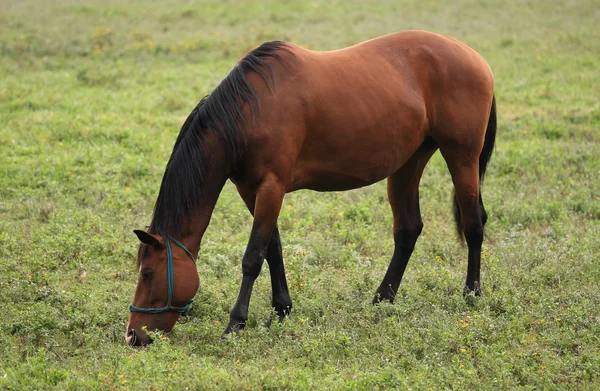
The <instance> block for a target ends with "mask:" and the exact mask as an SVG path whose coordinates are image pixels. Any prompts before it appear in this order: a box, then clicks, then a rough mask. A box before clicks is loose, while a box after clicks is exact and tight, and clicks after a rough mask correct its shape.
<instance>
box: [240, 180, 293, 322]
mask: <svg viewBox="0 0 600 391" xmlns="http://www.w3.org/2000/svg"><path fill="white" fill-rule="evenodd" d="M236 187H237V191H238V194H239V195H240V197H242V200H243V201H244V203H245V204H246V206H247V207H248V210H249V211H250V213H251V214H252V216H254V205H255V203H256V194H255V193H254V192H253V191H251V190H248V189H246V188H244V187H242V186H240V185H236ZM266 258H267V263H268V264H269V272H270V275H271V291H272V294H273V296H272V301H271V305H272V306H273V309H275V311H276V312H277V315H278V316H279V322H280V323H281V322H282V321H283V320H284V319H285V317H286V316H288V315H289V314H290V311H291V310H292V299H291V297H290V293H289V290H288V284H287V279H286V277H285V267H284V265H283V251H282V246H281V238H280V236H279V229H278V228H277V224H275V228H274V229H273V233H272V234H271V239H270V240H269V246H268V247H267V255H266ZM270 324H271V319H269V320H268V321H267V323H266V326H267V327H269V326H270Z"/></svg>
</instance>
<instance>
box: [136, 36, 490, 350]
mask: <svg viewBox="0 0 600 391" xmlns="http://www.w3.org/2000/svg"><path fill="white" fill-rule="evenodd" d="M493 84H494V80H493V76H492V72H491V70H490V68H489V66H488V65H487V63H486V62H485V61H484V60H483V58H481V56H479V54H477V53H476V52H475V51H474V50H473V49H471V48H470V47H468V46H467V45H465V44H463V43H461V42H458V41H456V40H454V39H452V38H448V37H444V36H441V35H437V34H433V33H428V32H423V31H407V32H401V33H397V34H391V35H387V36H384V37H380V38H376V39H372V40H370V41H366V42H363V43H360V44H358V45H355V46H352V47H349V48H346V49H342V50H335V51H330V52H315V51H310V50H306V49H303V48H300V47H298V46H295V45H292V44H289V43H284V42H267V43H265V44H263V45H261V46H260V47H258V48H256V49H254V50H252V51H251V52H249V53H248V54H246V56H244V57H243V58H242V59H241V60H240V61H239V62H238V63H237V64H236V66H235V67H234V68H233V70H232V71H231V73H230V74H229V75H228V76H227V77H226V78H225V79H224V80H223V81H222V82H221V83H220V84H219V86H218V87H217V88H216V89H215V90H214V91H213V92H212V93H211V94H210V95H209V96H207V97H206V98H204V99H202V100H201V101H200V103H199V104H198V105H197V106H196V108H195V109H194V110H193V111H192V113H191V114H190V116H189V117H188V118H187V120H186V121H185V123H184V124H183V127H182V129H181V132H180V133H179V136H178V138H177V141H176V142H175V147H174V148H173V153H172V155H171V157H170V159H169V162H168V164H167V167H166V170H165V173H164V176H163V179H162V184H161V187H160V192H159V195H158V199H157V201H156V205H155V208H154V216H153V219H152V223H151V225H150V227H149V229H148V230H147V232H146V231H135V232H136V234H137V236H138V238H139V240H140V241H141V244H140V247H139V252H138V266H139V280H138V284H137V288H136V292H135V297H134V300H133V303H134V304H133V305H132V306H131V311H132V312H131V314H130V317H129V324H128V325H127V333H126V337H127V342H128V343H130V344H132V345H144V344H147V343H149V342H150V341H151V340H150V337H149V336H148V335H147V334H146V333H145V332H144V331H143V326H146V327H147V329H150V330H153V329H159V330H165V331H167V332H168V331H170V330H171V329H172V328H173V326H174V325H175V323H176V322H177V320H178V318H179V316H180V315H181V314H182V313H183V314H186V313H187V310H188V309H189V304H190V303H191V300H192V298H193V297H194V295H195V293H196V290H197V287H198V283H199V279H198V275H197V272H196V269H195V266H194V262H191V260H194V256H195V255H196V254H198V251H199V248H200V241H201V239H202V236H203V234H204V232H205V230H206V228H207V226H208V224H209V221H210V217H211V214H212V211H213V208H214V206H215V203H216V202H217V198H218V197H219V194H220V192H221V189H222V188H223V186H224V184H225V182H226V181H227V179H230V180H231V181H232V182H233V183H234V184H235V185H236V186H237V190H238V192H239V194H240V196H241V197H242V199H243V200H244V202H245V204H246V205H247V207H248V209H249V210H250V212H251V213H252V215H253V216H254V222H253V225H252V231H251V232H250V239H249V241H248V246H247V248H246V252H245V253H244V256H243V258H242V274H243V277H242V284H241V290H240V293H239V297H238V299H237V302H236V304H235V306H234V307H233V310H232V311H231V316H230V322H229V325H228V326H227V328H226V329H225V334H228V333H231V332H234V331H235V332H237V331H238V330H240V329H242V328H243V327H244V325H245V323H246V320H247V319H248V304H249V301H250V295H251V293H252V287H253V285H254V281H255V280H256V278H257V277H258V275H259V273H260V270H261V267H262V265H263V260H264V259H265V258H266V260H267V262H268V264H269V270H270V273H271V283H272V289H273V301H272V304H273V307H274V308H275V310H276V311H277V313H278V314H279V318H280V320H282V319H283V318H284V317H285V316H286V315H287V314H288V313H289V311H290V309H291V308H292V301H291V299H290V295H289V293H288V287H287V282H286V278H285V272H284V267H283V259H282V250H281V242H280V238H279V232H278V229H277V218H278V215H279V211H280V208H281V204H282V201H283V198H284V195H285V194H286V193H288V192H292V191H295V190H299V189H312V190H317V191H332V190H347V189H356V188H359V187H362V186H367V185H370V184H372V183H375V182H378V181H380V180H382V179H384V178H387V179H388V197H389V202H390V205H391V207H392V212H393V214H394V242H395V249H394V254H393V256H392V260H391V262H390V265H389V268H388V270H387V273H386V274H385V277H384V278H383V281H382V282H381V285H380V286H379V289H378V290H377V293H376V296H375V298H374V300H373V302H374V303H378V302H379V301H381V300H389V301H391V302H393V301H394V297H395V295H396V292H397V290H398V286H399V284H400V280H401V279H402V275H403V273H404V270H405V268H406V265H407V263H408V260H409V258H410V256H411V253H412V251H413V248H414V246H415V242H416V240H417V238H418V237H419V234H420V232H421V229H422V227H423V223H422V220H421V216H420V211H419V181H420V178H421V175H422V173H423V169H424V168H425V165H426V164H427V162H428V161H429V159H430V157H431V156H432V155H433V153H434V152H435V151H437V150H438V149H439V150H440V151H441V153H442V156H443V157H444V159H445V160H446V163H447V165H448V169H449V170H450V173H451V175H452V181H453V182H454V188H455V215H456V219H457V226H458V229H459V231H460V233H461V235H462V234H464V236H465V238H466V241H467V245H468V251H469V253H468V269H467V280H466V286H465V289H466V290H467V292H470V293H473V294H476V295H477V294H479V293H480V287H479V284H480V283H479V278H480V254H481V245H482V241H483V228H484V225H485V222H486V220H487V215H486V212H485V209H484V207H483V203H482V199H481V193H480V190H479V186H480V182H481V180H482V179H483V176H484V173H485V169H486V165H487V163H488V161H489V159H490V157H491V154H492V151H493V146H494V139H495V133H496V110H495V99H494V85H493ZM175 238H176V239H178V240H179V241H180V242H178V241H176V240H175ZM187 249H189V251H188V250H187ZM190 258H191V260H190Z"/></svg>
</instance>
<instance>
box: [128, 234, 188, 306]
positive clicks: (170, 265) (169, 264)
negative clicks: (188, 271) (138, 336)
mask: <svg viewBox="0 0 600 391" xmlns="http://www.w3.org/2000/svg"><path fill="white" fill-rule="evenodd" d="M160 235H161V236H162V237H163V239H164V241H165V247H166V248H167V273H168V279H169V293H168V298H167V305H166V306H164V307H161V308H143V307H136V306H134V305H133V304H130V305H129V311H131V312H143V313H145V314H160V313H162V312H165V311H174V312H179V313H180V314H181V316H187V315H188V312H189V311H190V308H191V306H192V303H193V302H194V299H193V298H192V299H191V300H190V301H188V303H187V304H186V305H184V306H183V307H174V306H172V305H171V300H172V299H173V253H172V252H171V244H170V241H172V242H173V243H175V244H176V245H178V246H179V247H181V248H182V249H183V251H185V252H186V253H187V255H189V256H190V258H191V259H192V261H194V265H196V259H195V258H194V256H193V255H192V253H191V252H190V251H189V250H188V249H187V248H185V246H184V245H183V244H181V243H180V242H178V241H177V240H175V239H173V238H171V237H169V236H168V235H165V234H162V233H161V234H160Z"/></svg>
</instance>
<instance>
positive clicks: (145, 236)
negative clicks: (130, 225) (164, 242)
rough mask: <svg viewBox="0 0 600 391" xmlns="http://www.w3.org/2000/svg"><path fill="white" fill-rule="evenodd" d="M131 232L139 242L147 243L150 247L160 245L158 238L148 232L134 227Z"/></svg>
mask: <svg viewBox="0 0 600 391" xmlns="http://www.w3.org/2000/svg"><path fill="white" fill-rule="evenodd" d="M133 233H134V234H136V235H137V237H138V239H139V240H140V242H142V243H144V244H148V245H150V246H152V247H160V242H159V241H158V239H156V238H155V237H154V236H152V235H150V234H149V233H148V232H146V231H142V230H139V229H135V230H133Z"/></svg>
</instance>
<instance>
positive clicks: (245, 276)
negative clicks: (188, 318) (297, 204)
mask: <svg viewBox="0 0 600 391" xmlns="http://www.w3.org/2000/svg"><path fill="white" fill-rule="evenodd" d="M284 195H285V186H284V185H283V183H282V182H281V181H280V180H279V179H278V178H277V177H276V176H275V175H272V174H271V175H267V176H266V177H265V178H264V179H263V181H262V182H261V184H260V186H259V187H258V191H257V192H256V200H255V205H254V223H253V224H252V231H251V233H250V239H249V240H248V246H247V247H246V252H245V253H244V258H243V259H242V286H241V288H240V293H239V295H238V299H237V301H236V303H235V305H234V307H233V309H232V310H231V313H230V315H229V324H228V325H227V328H226V329H225V331H224V332H223V335H227V334H230V333H231V332H238V331H239V330H241V329H243V328H244V327H245V325H246V321H247V320H248V307H249V304H250V296H251V295H252V288H253V286H254V281H256V278H257V277H258V275H259V274H260V270H261V268H262V264H263V261H264V259H265V256H266V254H267V248H268V246H269V241H270V239H271V235H272V234H273V231H274V229H275V226H276V224H277V217H278V216H279V210H280V209H281V203H282V202H283V197H284Z"/></svg>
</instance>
